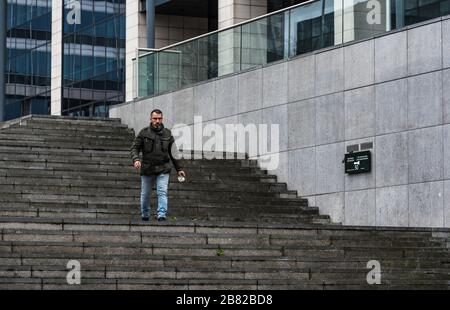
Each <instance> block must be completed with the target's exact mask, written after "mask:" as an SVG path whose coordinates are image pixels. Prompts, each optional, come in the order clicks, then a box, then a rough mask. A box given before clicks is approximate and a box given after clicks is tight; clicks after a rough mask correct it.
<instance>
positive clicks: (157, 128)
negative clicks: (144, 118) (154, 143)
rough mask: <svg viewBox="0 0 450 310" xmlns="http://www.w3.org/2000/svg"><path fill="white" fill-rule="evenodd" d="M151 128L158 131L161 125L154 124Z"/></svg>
mask: <svg viewBox="0 0 450 310" xmlns="http://www.w3.org/2000/svg"><path fill="white" fill-rule="evenodd" d="M151 126H152V127H153V128H154V129H156V130H160V129H161V127H162V124H156V125H153V124H151Z"/></svg>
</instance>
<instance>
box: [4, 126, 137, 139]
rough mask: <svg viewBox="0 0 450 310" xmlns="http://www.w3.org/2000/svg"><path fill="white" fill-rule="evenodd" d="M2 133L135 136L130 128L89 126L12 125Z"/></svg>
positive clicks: (114, 137) (46, 135) (130, 137)
mask: <svg viewBox="0 0 450 310" xmlns="http://www.w3.org/2000/svg"><path fill="white" fill-rule="evenodd" d="M0 134H6V135H10V134H11V135H25V136H43V137H64V136H66V137H67V136H75V137H84V138H87V139H92V138H111V139H117V138H122V139H127V141H132V140H133V139H134V137H135V135H134V133H133V132H132V131H130V130H124V129H122V128H121V129H113V130H110V129H105V130H97V131H92V130H89V129H88V128H86V129H79V128H77V129H70V128H68V129H59V130H53V129H46V128H30V127H23V126H20V127H10V128H7V129H2V130H0Z"/></svg>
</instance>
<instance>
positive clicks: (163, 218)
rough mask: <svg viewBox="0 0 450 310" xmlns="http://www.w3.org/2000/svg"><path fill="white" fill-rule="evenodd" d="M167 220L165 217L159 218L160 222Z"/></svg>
mask: <svg viewBox="0 0 450 310" xmlns="http://www.w3.org/2000/svg"><path fill="white" fill-rule="evenodd" d="M165 220H166V218H165V217H164V216H161V217H158V222H163V221H165Z"/></svg>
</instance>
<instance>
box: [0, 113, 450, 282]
mask: <svg viewBox="0 0 450 310" xmlns="http://www.w3.org/2000/svg"><path fill="white" fill-rule="evenodd" d="M154 115H155V114H154ZM156 115H158V113H156ZM150 130H151V129H150ZM150 137H152V136H150ZM150 137H148V138H150ZM161 138H162V139H167V136H165V135H162V137H161ZM134 139H135V133H134V131H133V130H131V129H129V128H127V126H125V125H123V124H121V123H120V120H118V119H92V118H72V117H53V116H27V117H24V118H21V119H18V120H14V121H10V122H6V123H3V124H0V237H1V238H0V289H36V290H42V289H44V290H47V289H96V290H98V289H111V290H116V289H163V290H164V289H180V290H196V289H209V290H212V289H235V290H236V289H243V290H265V289H317V290H328V289H443V290H448V289H449V287H450V286H449V284H450V276H449V271H450V260H449V257H450V255H449V244H450V230H449V229H445V228H411V227H408V228H395V227H361V226H344V225H340V224H336V223H334V224H333V223H331V222H330V218H329V217H328V216H327V215H323V214H320V213H319V209H318V208H317V207H314V206H310V205H309V204H308V200H306V199H304V198H302V197H298V196H297V193H296V192H295V191H289V190H288V189H287V186H286V184H285V183H280V182H278V180H277V178H276V176H274V175H270V174H268V172H267V171H266V170H262V169H261V168H260V167H258V165H257V163H256V162H255V161H253V160H249V159H243V160H241V159H236V158H235V159H224V160H219V159H212V160H206V159H200V160H186V159H183V160H180V161H179V163H178V164H179V167H181V166H182V167H184V169H186V171H189V178H188V179H187V180H186V182H184V183H179V182H178V181H177V178H176V177H177V172H175V171H171V172H170V173H169V175H170V178H169V180H168V181H167V183H168V187H170V191H169V192H167V198H168V199H169V201H170V209H169V210H168V212H167V214H166V215H167V220H166V221H161V222H157V223H156V222H150V223H148V222H142V214H141V212H140V210H139V209H138V208H137V206H138V205H139V202H140V201H141V180H140V178H139V175H138V174H137V173H136V171H135V168H134V167H133V166H132V164H131V162H130V146H131V145H132V142H133V140H134ZM144 139H145V135H144ZM162 139H161V140H162ZM144 148H145V145H144ZM164 148H166V147H165V146H164ZM142 159H144V158H142ZM144 166H145V162H144V160H143V161H142V163H141V170H142V168H143V167H144ZM151 198H152V199H156V198H157V197H156V195H154V193H153V194H152V197H151ZM160 211H162V210H160Z"/></svg>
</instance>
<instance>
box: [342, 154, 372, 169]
mask: <svg viewBox="0 0 450 310" xmlns="http://www.w3.org/2000/svg"><path fill="white" fill-rule="evenodd" d="M371 161H372V158H371V153H370V151H361V152H351V153H347V154H345V158H344V163H345V173H348V174H356V173H365V172H370V170H371V168H372V165H371Z"/></svg>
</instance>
